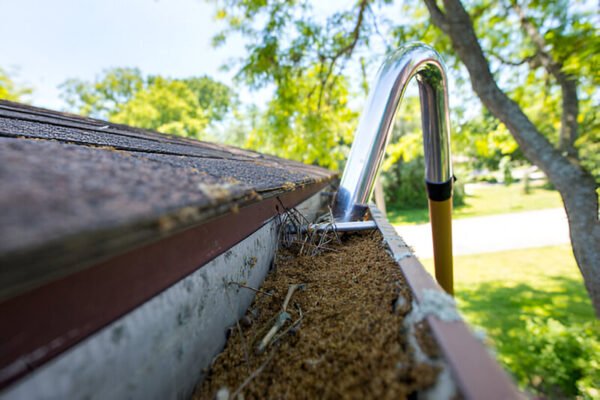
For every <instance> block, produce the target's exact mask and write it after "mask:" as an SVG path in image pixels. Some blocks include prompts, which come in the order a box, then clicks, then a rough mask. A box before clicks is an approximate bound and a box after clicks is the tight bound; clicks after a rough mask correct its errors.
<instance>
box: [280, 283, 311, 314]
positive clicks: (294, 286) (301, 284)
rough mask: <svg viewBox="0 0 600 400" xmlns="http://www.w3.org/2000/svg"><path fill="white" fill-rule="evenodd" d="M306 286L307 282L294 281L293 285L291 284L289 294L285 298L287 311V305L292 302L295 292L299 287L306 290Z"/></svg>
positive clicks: (284, 309) (284, 303)
mask: <svg viewBox="0 0 600 400" xmlns="http://www.w3.org/2000/svg"><path fill="white" fill-rule="evenodd" d="M305 287H306V284H304V283H294V284H293V285H290V286H289V287H288V292H287V295H286V296H285V300H284V301H283V307H282V309H283V311H287V306H288V304H289V302H290V300H291V299H292V295H293V294H294V292H295V291H296V290H298V289H300V290H304V288H305Z"/></svg>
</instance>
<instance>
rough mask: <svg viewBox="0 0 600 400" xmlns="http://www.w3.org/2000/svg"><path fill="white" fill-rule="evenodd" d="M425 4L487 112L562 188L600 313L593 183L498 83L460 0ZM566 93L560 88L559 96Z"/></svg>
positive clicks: (598, 225)
mask: <svg viewBox="0 0 600 400" xmlns="http://www.w3.org/2000/svg"><path fill="white" fill-rule="evenodd" d="M424 2H425V4H426V6H427V8H428V9H429V13H430V15H431V19H432V21H433V23H434V24H435V25H436V26H438V27H439V28H440V29H441V30H442V31H443V32H444V33H446V34H447V35H448V36H449V37H450V40H451V42H452V46H453V48H454V50H455V51H456V53H457V54H458V56H459V57H460V59H461V61H462V62H463V63H464V64H465V66H466V68H467V70H468V72H469V76H470V79H471V84H472V86H473V90H474V91H475V93H477V95H478V96H479V98H480V99H481V101H482V102H483V104H484V105H485V106H486V107H487V108H488V110H490V112H491V113H492V114H493V115H494V116H495V117H496V118H498V119H499V120H500V121H502V123H503V124H504V125H506V127H507V128H508V130H509V131H510V132H511V134H512V136H513V137H514V138H515V140H516V141H517V143H518V144H519V146H520V148H521V149H522V151H523V153H524V154H525V156H526V157H527V158H528V159H529V160H530V161H531V162H532V163H533V164H535V165H537V166H538V167H539V168H540V169H541V170H542V171H544V172H545V173H546V175H547V176H548V179H550V181H551V182H552V183H553V184H554V186H555V187H556V188H557V190H558V191H559V192H560V194H561V196H562V199H563V203H564V206H565V209H566V212H567V216H568V219H569V228H570V235H571V243H572V246H573V252H574V254H575V259H576V260H577V264H578V266H579V269H580V271H581V274H582V275H583V279H584V281H585V286H586V288H587V291H588V293H589V295H590V297H591V299H592V303H593V305H594V308H595V311H596V315H597V316H598V317H600V265H599V264H600V222H599V221H598V197H597V194H596V182H595V181H594V179H593V178H592V176H591V175H590V174H589V173H587V172H586V171H585V170H584V169H583V168H581V166H580V165H579V164H578V163H577V162H576V161H575V160H574V159H573V158H571V157H567V156H564V155H562V154H561V153H560V152H559V151H557V150H556V149H555V148H554V146H552V144H551V143H550V142H549V141H548V140H547V139H546V138H545V137H544V136H543V135H542V134H541V133H540V132H539V131H538V129H537V128H536V127H535V125H533V123H532V122H531V121H530V120H529V119H528V118H527V116H526V115H525V113H524V112H523V110H521V108H520V107H519V106H518V105H517V103H515V102H514V101H512V100H511V99H510V98H509V97H508V96H507V95H506V94H505V93H504V92H503V91H502V90H501V89H500V88H499V87H498V85H497V84H496V81H495V80H494V77H493V76H492V74H491V72H490V69H489V64H488V62H487V59H486V58H485V56H484V54H483V51H482V49H481V46H480V45H479V42H478V40H477V37H476V35H475V31H474V29H473V23H472V21H471V18H470V17H469V15H468V14H467V12H466V11H465V9H464V7H463V5H462V4H461V3H460V1H459V0H444V11H443V12H442V10H441V9H440V8H439V7H438V6H437V4H436V1H435V0H424ZM575 94H576V93H575ZM567 95H568V93H565V92H563V96H567ZM576 101H577V98H576V97H575V102H576ZM563 104H564V102H563ZM547 262H552V260H548V261H547Z"/></svg>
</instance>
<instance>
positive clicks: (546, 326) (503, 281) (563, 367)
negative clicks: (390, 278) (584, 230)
mask: <svg viewBox="0 0 600 400" xmlns="http://www.w3.org/2000/svg"><path fill="white" fill-rule="evenodd" d="M422 261H423V264H424V265H425V266H426V268H427V269H428V270H429V271H430V272H431V271H432V268H433V260H431V259H426V260H422ZM454 280H455V290H456V299H457V303H458V305H459V308H460V310H461V311H462V313H463V315H464V316H465V318H466V319H467V320H468V322H469V323H470V324H472V325H473V326H479V327H482V328H484V329H485V331H486V332H487V335H488V337H489V339H490V341H491V344H492V346H493V347H494V348H495V349H496V351H497V357H498V360H499V361H500V362H501V363H502V364H503V365H504V366H505V367H506V368H507V369H508V370H509V371H511V372H512V374H513V376H514V377H515V378H516V379H517V380H518V382H519V383H520V385H521V386H522V387H526V388H528V390H530V391H532V392H537V393H538V394H542V395H544V396H547V397H548V398H572V397H571V396H583V398H600V390H598V388H600V357H598V355H600V321H599V320H597V319H595V317H594V312H593V309H592V305H591V302H590V300H589V297H588V296H587V292H586V291H585V288H584V286H583V281H582V278H581V275H580V273H579V270H578V268H577V265H576V263H575V260H574V258H573V255H572V253H571V248H570V246H569V245H563V246H553V247H545V248H536V249H525V250H513V251H505V252H499V253H488V254H479V255H468V256H458V257H455V278H454ZM579 398H582V397H579Z"/></svg>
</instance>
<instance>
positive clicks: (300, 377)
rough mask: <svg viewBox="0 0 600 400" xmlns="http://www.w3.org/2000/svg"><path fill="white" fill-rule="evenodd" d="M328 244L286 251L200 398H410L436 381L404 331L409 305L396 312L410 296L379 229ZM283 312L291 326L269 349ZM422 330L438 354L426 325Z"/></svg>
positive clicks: (234, 329)
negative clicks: (307, 251) (315, 251)
mask: <svg viewBox="0 0 600 400" xmlns="http://www.w3.org/2000/svg"><path fill="white" fill-rule="evenodd" d="M327 250H328V251H326V252H323V253H321V254H319V255H316V256H309V255H302V256H297V254H298V249H297V248H294V247H292V248H288V249H280V250H279V252H278V254H277V257H276V261H275V263H274V267H273V271H272V272H271V273H270V274H269V275H268V277H267V279H266V280H265V282H264V284H263V286H262V287H261V288H260V292H258V293H257V294H256V298H255V300H254V302H253V304H252V305H251V306H250V308H249V309H248V311H247V313H246V315H245V316H244V317H243V318H242V319H241V320H240V321H239V323H238V324H237V325H236V326H234V327H232V328H231V329H230V336H229V338H228V341H227V345H226V347H225V349H224V351H223V352H222V353H221V354H219V355H218V356H217V357H216V358H215V360H214V361H213V364H212V366H211V368H210V371H208V374H207V376H206V379H205V380H204V382H203V384H202V385H201V386H199V387H198V388H197V391H196V393H195V394H194V397H193V398H194V399H214V398H224V399H226V398H244V399H266V398H269V399H280V398H286V399H315V398H320V399H331V398H336V399H338V398H344V399H364V398H381V399H391V398H394V399H402V398H411V397H412V396H413V395H414V394H415V393H416V392H417V391H419V390H421V389H424V388H427V387H429V386H430V385H432V384H433V383H434V382H435V380H436V378H437V374H438V372H439V371H438V369H437V368H436V367H434V366H432V365H430V364H426V363H419V362H417V361H415V357H414V351H413V349H412V348H411V347H410V345H409V341H408V338H407V335H408V333H407V331H406V329H405V328H403V319H404V317H405V315H406V314H407V313H408V312H409V311H410V307H407V308H404V309H401V310H398V309H395V306H394V305H395V304H399V303H398V302H397V301H396V300H397V299H398V298H399V297H403V298H404V299H403V300H404V301H402V302H401V303H402V304H409V305H410V304H411V303H412V299H411V294H410V290H409V289H408V286H407V285H406V282H405V281H404V277H403V276H402V273H401V271H400V269H399V267H398V265H397V264H396V262H394V260H393V259H392V258H391V256H390V255H389V254H388V253H387V251H386V250H385V245H384V243H383V241H382V237H381V235H380V234H379V233H378V232H376V231H374V232H368V233H362V234H352V235H346V236H342V237H341V238H340V241H339V242H336V243H330V244H328V245H327ZM291 285H297V286H295V287H296V288H297V289H296V290H295V291H293V294H292V295H291V297H289V296H288V294H289V292H290V286H291ZM298 285H299V286H298ZM240 290H248V289H244V288H241V289H240ZM286 297H289V301H288V302H287V304H286V310H285V312H286V313H287V315H282V313H283V305H284V302H285V299H286ZM278 318H279V319H280V322H281V321H285V323H283V324H282V326H281V328H280V329H279V330H278V331H277V332H276V333H275V334H273V335H272V337H271V340H269V341H268V344H267V345H265V339H264V338H265V336H268V334H269V331H270V330H271V329H272V327H273V326H274V325H275V324H276V322H277V319H278ZM417 336H418V341H419V342H420V343H423V344H425V343H427V345H426V346H423V347H426V348H429V349H430V351H431V352H432V353H435V347H436V346H435V343H430V342H431V338H430V337H429V334H428V329H427V327H426V326H425V327H423V328H420V329H417Z"/></svg>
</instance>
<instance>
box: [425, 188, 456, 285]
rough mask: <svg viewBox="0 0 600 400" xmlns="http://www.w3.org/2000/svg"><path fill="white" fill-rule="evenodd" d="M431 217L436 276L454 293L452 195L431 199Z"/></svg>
mask: <svg viewBox="0 0 600 400" xmlns="http://www.w3.org/2000/svg"><path fill="white" fill-rule="evenodd" d="M429 219H430V221H431V234H432V237H433V260H434V264H435V278H436V279H437V281H438V283H439V284H440V286H441V287H442V288H443V289H444V290H445V291H446V292H448V294H451V295H454V278H453V261H452V197H450V198H449V199H446V200H442V201H436V200H431V199H429Z"/></svg>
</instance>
